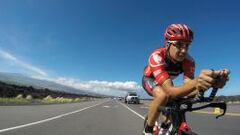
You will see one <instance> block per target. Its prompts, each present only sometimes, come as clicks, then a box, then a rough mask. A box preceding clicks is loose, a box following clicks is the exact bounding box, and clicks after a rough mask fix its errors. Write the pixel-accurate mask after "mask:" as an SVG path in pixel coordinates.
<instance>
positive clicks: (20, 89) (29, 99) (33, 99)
mask: <svg viewBox="0 0 240 135" xmlns="http://www.w3.org/2000/svg"><path fill="white" fill-rule="evenodd" d="M96 98H99V97H96V96H91V95H86V94H75V93H67V92H63V91H58V90H50V89H47V88H43V89H40V88H38V89H37V88H34V87H32V86H19V85H16V84H8V83H5V82H0V104H14V105H15V104H55V103H76V102H83V101H87V100H92V99H96Z"/></svg>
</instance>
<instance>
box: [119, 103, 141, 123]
mask: <svg viewBox="0 0 240 135" xmlns="http://www.w3.org/2000/svg"><path fill="white" fill-rule="evenodd" d="M119 103H120V104H121V105H123V106H124V107H126V108H127V109H128V110H130V111H131V112H133V113H134V114H136V115H137V116H138V117H140V118H142V119H143V120H144V119H145V117H144V116H142V115H140V114H139V113H137V112H135V111H134V110H132V109H131V108H129V107H128V106H126V105H124V104H123V103H121V102H119Z"/></svg>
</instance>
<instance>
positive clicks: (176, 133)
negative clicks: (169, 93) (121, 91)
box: [144, 88, 227, 135]
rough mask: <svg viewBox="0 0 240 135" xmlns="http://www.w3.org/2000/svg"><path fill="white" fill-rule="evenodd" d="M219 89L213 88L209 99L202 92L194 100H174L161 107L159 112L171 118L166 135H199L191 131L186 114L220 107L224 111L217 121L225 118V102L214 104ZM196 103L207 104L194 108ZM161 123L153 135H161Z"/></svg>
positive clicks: (157, 122) (155, 128) (157, 124)
mask: <svg viewBox="0 0 240 135" xmlns="http://www.w3.org/2000/svg"><path fill="white" fill-rule="evenodd" d="M217 91H218V89H217V88H213V89H212V91H211V94H210V95H209V97H204V92H203V91H201V92H199V94H198V95H197V96H196V97H194V98H179V99H175V100H172V101H171V102H169V103H168V104H167V105H166V106H164V107H163V106H159V107H158V112H159V113H163V114H164V115H165V116H166V117H167V118H170V123H169V124H170V126H169V128H168V131H167V133H166V135H197V134H196V133H195V132H193V131H192V130H191V128H190V127H189V126H188V125H187V121H186V117H185V113H186V112H192V111H196V110H201V109H204V108H208V107H212V108H215V107H218V108H220V109H222V110H223V111H222V113H221V114H219V115H217V116H216V119H217V118H219V117H221V116H224V115H225V112H226V110H227V105H226V103H225V102H212V101H213V99H214V97H215V95H216V93H217ZM196 103H207V104H205V105H202V106H199V107H193V104H196ZM146 121H147V116H146V117H145V121H144V127H145V125H146ZM160 125H161V124H160V122H159V121H156V124H155V126H154V128H153V135H160V132H159V131H160Z"/></svg>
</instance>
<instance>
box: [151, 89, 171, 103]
mask: <svg viewBox="0 0 240 135" xmlns="http://www.w3.org/2000/svg"><path fill="white" fill-rule="evenodd" d="M153 97H154V98H156V99H159V100H168V99H169V97H170V94H169V93H168V92H167V91H166V90H164V89H163V88H162V87H160V86H157V87H155V88H154V90H153Z"/></svg>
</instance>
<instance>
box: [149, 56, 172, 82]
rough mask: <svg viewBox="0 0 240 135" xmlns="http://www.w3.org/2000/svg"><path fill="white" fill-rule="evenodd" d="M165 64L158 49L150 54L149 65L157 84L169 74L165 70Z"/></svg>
mask: <svg viewBox="0 0 240 135" xmlns="http://www.w3.org/2000/svg"><path fill="white" fill-rule="evenodd" d="M165 66H166V63H165V60H164V57H163V55H161V53H160V52H159V51H155V52H153V53H152V54H151V55H150V57H149V67H150V70H151V71H152V74H153V76H154V78H155V81H156V82H157V84H158V85H162V83H163V82H164V81H165V80H166V79H168V78H169V74H168V73H167V72H166V71H165Z"/></svg>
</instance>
